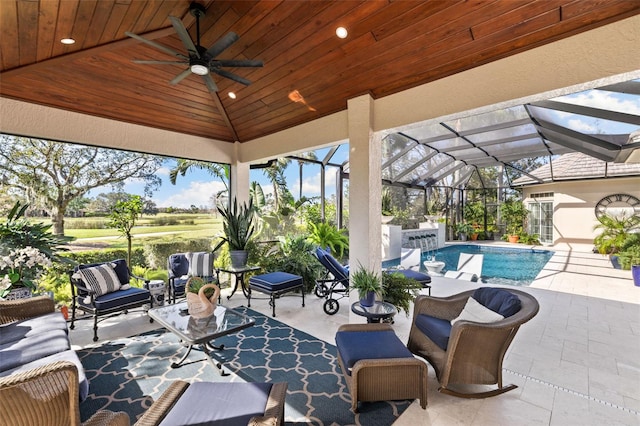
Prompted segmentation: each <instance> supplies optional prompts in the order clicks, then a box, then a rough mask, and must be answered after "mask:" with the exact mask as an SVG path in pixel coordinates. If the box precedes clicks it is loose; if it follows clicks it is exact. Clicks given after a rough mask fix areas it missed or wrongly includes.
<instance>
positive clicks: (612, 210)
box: [596, 194, 640, 220]
mask: <svg viewBox="0 0 640 426" xmlns="http://www.w3.org/2000/svg"><path fill="white" fill-rule="evenodd" d="M604 215H607V216H613V217H616V218H618V219H623V218H629V217H631V216H634V215H638V216H640V200H639V199H638V198H637V197H634V196H633V195H629V194H612V195H607V196H606V197H604V198H603V199H602V200H600V201H598V204H596V217H597V218H598V220H600V218H601V217H602V216H604Z"/></svg>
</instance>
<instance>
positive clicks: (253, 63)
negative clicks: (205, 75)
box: [210, 59, 264, 67]
mask: <svg viewBox="0 0 640 426" xmlns="http://www.w3.org/2000/svg"><path fill="white" fill-rule="evenodd" d="M210 64H211V65H212V66H221V67H263V66H264V62H262V61H260V60H257V59H220V60H215V59H214V60H212V61H211V62H210Z"/></svg>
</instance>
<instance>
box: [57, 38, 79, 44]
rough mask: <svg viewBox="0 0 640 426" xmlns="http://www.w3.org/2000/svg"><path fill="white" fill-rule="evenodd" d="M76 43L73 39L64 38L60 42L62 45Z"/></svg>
mask: <svg viewBox="0 0 640 426" xmlns="http://www.w3.org/2000/svg"><path fill="white" fill-rule="evenodd" d="M75 42H76V41H75V40H74V39H72V38H63V39H62V40H60V43H62V44H73V43H75Z"/></svg>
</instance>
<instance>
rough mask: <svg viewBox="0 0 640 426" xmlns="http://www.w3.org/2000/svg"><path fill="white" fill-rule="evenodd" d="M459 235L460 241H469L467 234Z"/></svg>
mask: <svg viewBox="0 0 640 426" xmlns="http://www.w3.org/2000/svg"><path fill="white" fill-rule="evenodd" d="M459 237H460V241H467V234H462V233H460V235H459Z"/></svg>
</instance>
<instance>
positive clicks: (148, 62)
mask: <svg viewBox="0 0 640 426" xmlns="http://www.w3.org/2000/svg"><path fill="white" fill-rule="evenodd" d="M131 62H134V63H136V64H172V65H184V64H188V63H189V62H188V61H151V60H145V59H134V60H133V61H131Z"/></svg>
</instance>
